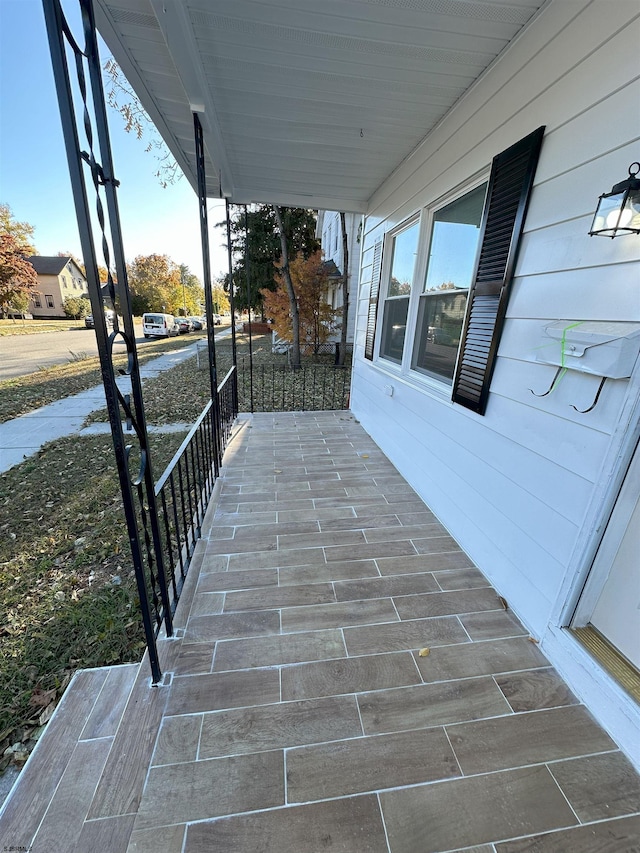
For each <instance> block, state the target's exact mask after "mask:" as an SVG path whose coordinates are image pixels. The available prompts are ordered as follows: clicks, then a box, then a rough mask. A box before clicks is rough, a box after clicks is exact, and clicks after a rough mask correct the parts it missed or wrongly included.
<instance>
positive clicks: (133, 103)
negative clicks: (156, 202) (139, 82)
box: [102, 57, 182, 188]
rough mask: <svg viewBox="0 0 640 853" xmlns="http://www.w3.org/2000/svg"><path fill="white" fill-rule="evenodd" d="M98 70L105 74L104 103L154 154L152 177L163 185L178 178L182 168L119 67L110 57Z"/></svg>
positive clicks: (172, 182)
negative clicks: (144, 140) (156, 163)
mask: <svg viewBox="0 0 640 853" xmlns="http://www.w3.org/2000/svg"><path fill="white" fill-rule="evenodd" d="M102 70H103V71H104V73H105V92H106V96H107V103H108V105H109V106H110V107H111V108H112V109H113V110H114V111H115V112H117V113H118V114H119V115H120V116H121V117H122V119H123V120H124V129H125V131H126V132H127V133H134V134H135V136H136V138H137V139H140V140H142V139H146V140H147V147H146V148H145V151H147V152H151V153H153V154H154V156H155V158H156V160H157V161H158V164H159V165H158V168H157V170H156V171H155V172H154V177H156V178H158V180H159V181H160V185H161V186H162V187H163V188H166V187H167V186H168V185H169V184H175V183H176V182H177V181H179V180H180V178H182V170H181V169H180V167H179V166H178V164H177V163H176V161H175V160H174V158H173V157H172V156H171V152H170V151H169V149H168V148H167V146H166V144H165V142H164V140H163V139H162V137H161V136H160V134H159V133H158V130H157V128H156V126H155V124H154V123H153V122H152V121H151V118H150V116H149V114H148V113H147V111H146V110H145V109H144V107H143V106H142V104H141V103H140V99H139V98H138V96H137V95H136V93H135V92H134V90H133V89H132V88H131V84H130V83H129V81H128V80H127V78H126V77H125V76H124V74H123V73H122V69H121V68H120V66H119V65H118V63H117V62H116V61H115V59H114V58H113V57H110V58H109V59H107V61H106V62H105V63H104V65H103V67H102Z"/></svg>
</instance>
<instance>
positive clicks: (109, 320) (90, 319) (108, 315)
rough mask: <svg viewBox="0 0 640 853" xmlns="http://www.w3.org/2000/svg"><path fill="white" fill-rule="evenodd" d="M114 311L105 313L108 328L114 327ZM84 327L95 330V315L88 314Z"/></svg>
mask: <svg viewBox="0 0 640 853" xmlns="http://www.w3.org/2000/svg"><path fill="white" fill-rule="evenodd" d="M113 314H114V312H113V311H105V312H104V319H105V320H106V321H107V326H113ZM84 325H85V327H86V328H87V329H95V326H96V324H95V322H94V320H93V314H87V316H86V317H85V318H84Z"/></svg>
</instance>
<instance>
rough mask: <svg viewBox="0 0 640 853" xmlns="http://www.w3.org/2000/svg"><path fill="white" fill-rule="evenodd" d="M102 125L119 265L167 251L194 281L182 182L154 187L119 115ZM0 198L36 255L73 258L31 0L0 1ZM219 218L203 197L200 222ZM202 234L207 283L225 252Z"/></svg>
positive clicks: (198, 268) (193, 225)
mask: <svg viewBox="0 0 640 853" xmlns="http://www.w3.org/2000/svg"><path fill="white" fill-rule="evenodd" d="M63 7H65V8H67V7H68V8H69V14H72V12H71V10H72V9H74V7H76V8H77V4H76V3H75V2H72V3H71V4H70V3H69V2H68V0H66V2H65V0H63ZM76 35H78V34H77V32H76ZM101 59H102V60H104V59H105V56H104V55H102V54H101ZM109 123H110V129H111V144H112V148H113V158H114V163H115V172H116V177H117V178H118V180H119V181H120V189H119V195H118V201H119V206H120V217H121V223H122V233H123V242H124V248H125V254H126V257H127V260H132V259H133V258H134V257H135V256H136V255H149V254H152V253H154V252H155V253H158V254H167V255H169V256H170V257H171V258H172V259H173V260H174V261H175V262H176V263H177V264H181V263H185V264H188V266H189V268H190V269H191V270H192V272H194V273H195V274H196V275H197V276H198V277H199V278H201V277H202V253H201V248H200V225H199V221H198V205H197V199H196V196H195V193H194V192H193V190H192V189H191V187H190V186H189V184H188V182H187V180H186V179H185V178H182V179H181V180H180V181H179V182H178V183H177V184H175V185H172V186H169V187H167V188H166V189H163V188H162V187H161V186H160V184H159V183H158V179H157V178H155V177H154V174H153V173H154V171H155V170H156V169H157V161H156V160H155V158H154V156H153V154H149V153H145V151H144V148H145V143H144V142H141V141H139V140H137V139H135V137H134V136H132V135H130V134H127V133H125V131H124V127H123V124H122V120H121V119H120V118H119V116H117V115H110V116H109ZM0 202H2V203H5V204H8V205H9V206H10V207H11V209H12V211H13V214H14V216H15V217H16V219H19V220H21V221H22V220H26V221H27V222H30V223H31V224H32V225H34V226H35V233H34V242H35V244H36V248H37V250H38V252H39V253H40V254H41V255H55V254H56V253H57V252H59V251H60V252H64V251H69V252H72V253H73V254H75V255H77V256H80V257H81V251H80V241H79V237H78V227H77V224H76V218H75V210H74V207H73V199H72V195H71V185H70V180H69V171H68V167H67V160H66V154H65V150H64V144H63V139H62V129H61V124H60V114H59V111H58V102H57V98H56V93H55V87H54V82H53V72H52V70H51V60H50V57H49V47H48V43H47V34H46V27H45V22H44V13H43V11H42V4H41V2H40V0H0ZM223 218H224V203H221V202H216V201H213V200H212V201H210V202H209V223H210V226H212V225H213V224H214V223H216V222H219V221H220V220H222V219H223ZM211 232H212V233H211V238H210V240H211V255H212V259H211V270H212V275H213V277H214V278H216V277H218V275H220V274H221V273H224V272H226V270H227V255H226V249H224V248H223V247H222V246H221V243H222V241H223V238H224V235H223V233H222V230H221V229H215V230H214V229H213V228H212V229H211Z"/></svg>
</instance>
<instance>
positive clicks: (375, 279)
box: [364, 240, 382, 361]
mask: <svg viewBox="0 0 640 853" xmlns="http://www.w3.org/2000/svg"><path fill="white" fill-rule="evenodd" d="M381 271H382V240H378V242H377V243H376V244H375V246H374V247H373V267H372V269H371V289H370V291H369V310H368V312H367V334H366V336H365V341H364V357H365V358H368V359H369V361H373V347H374V344H375V341H376V316H377V313H378V294H379V293H380V273H381Z"/></svg>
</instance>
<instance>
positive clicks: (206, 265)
mask: <svg viewBox="0 0 640 853" xmlns="http://www.w3.org/2000/svg"><path fill="white" fill-rule="evenodd" d="M193 131H194V138H195V145H196V169H197V173H198V208H199V211H200V239H201V241H202V277H203V279H204V281H203V284H204V301H205V312H206V315H207V343H208V347H209V381H210V383H211V401H212V403H213V422H214V437H213V439H214V443H215V448H216V452H215V460H214V470H215V475H216V477H217V476H218V474H219V473H220V463H221V462H222V443H221V440H220V428H221V424H220V401H219V399H218V367H217V363H216V342H215V326H214V324H213V295H212V293H211V261H210V254H209V217H208V212H207V176H206V172H205V165H204V137H203V134H202V125H201V124H200V119H199V118H198V114H197V113H194V114H193Z"/></svg>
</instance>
